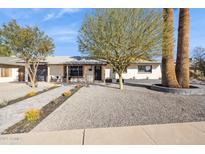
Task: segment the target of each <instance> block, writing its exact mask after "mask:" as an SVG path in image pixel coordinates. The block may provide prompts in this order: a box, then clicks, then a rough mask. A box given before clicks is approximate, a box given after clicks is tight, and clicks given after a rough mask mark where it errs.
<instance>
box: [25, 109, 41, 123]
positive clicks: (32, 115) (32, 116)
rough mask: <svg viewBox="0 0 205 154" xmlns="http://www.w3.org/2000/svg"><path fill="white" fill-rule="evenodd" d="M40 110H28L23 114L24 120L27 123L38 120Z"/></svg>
mask: <svg viewBox="0 0 205 154" xmlns="http://www.w3.org/2000/svg"><path fill="white" fill-rule="evenodd" d="M40 111H41V110H40V109H36V108H30V109H28V110H27V111H26V113H25V118H26V120H28V121H35V120H38V119H39V118H40Z"/></svg>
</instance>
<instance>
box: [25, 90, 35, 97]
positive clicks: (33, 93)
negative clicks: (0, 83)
mask: <svg viewBox="0 0 205 154" xmlns="http://www.w3.org/2000/svg"><path fill="white" fill-rule="evenodd" d="M35 95H37V92H36V91H31V92H29V93H27V94H26V96H29V97H31V96H35Z"/></svg>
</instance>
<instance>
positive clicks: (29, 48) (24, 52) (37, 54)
mask: <svg viewBox="0 0 205 154" xmlns="http://www.w3.org/2000/svg"><path fill="white" fill-rule="evenodd" d="M0 32H1V33H0V34H1V45H4V46H6V47H7V48H8V49H9V50H10V51H11V52H12V54H14V55H16V56H17V57H19V58H21V59H23V60H24V61H25V67H26V69H27V70H28V75H29V78H30V81H31V85H32V87H33V88H34V87H35V86H36V73H37V69H38V66H39V63H40V62H42V61H43V60H44V58H45V57H46V56H48V55H50V54H52V53H53V49H54V44H53V41H52V39H51V38H50V37H48V36H47V35H45V33H44V32H42V31H40V29H39V28H38V27H30V26H26V27H21V26H20V25H18V24H17V23H16V21H15V20H12V21H10V22H8V23H7V24H4V25H3V27H2V28H1V29H0Z"/></svg>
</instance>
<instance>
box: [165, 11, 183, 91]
mask: <svg viewBox="0 0 205 154" xmlns="http://www.w3.org/2000/svg"><path fill="white" fill-rule="evenodd" d="M173 19H174V10H173V9H170V8H169V9H163V41H162V85H163V86H167V87H173V88H178V87H179V84H178V81H177V78H176V73H175V66H174V36H173V35H174V34H173V29H174V27H173V25H174V24H173V23H174V22H173Z"/></svg>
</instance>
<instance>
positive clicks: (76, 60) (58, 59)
mask: <svg viewBox="0 0 205 154" xmlns="http://www.w3.org/2000/svg"><path fill="white" fill-rule="evenodd" d="M44 63H46V64H51V65H52V64H53V65H57V64H70V65H72V64H73V65H75V64H78V65H79V64H80V65H83V64H84V65H86V64H90V65H96V64H100V65H105V64H107V62H106V61H105V60H97V59H93V58H91V57H82V56H73V57H71V56H50V57H46V59H45V61H44ZM160 63H161V62H159V61H145V60H138V61H136V62H134V64H160ZM0 64H3V65H13V66H23V65H24V63H23V60H22V59H19V58H17V57H0Z"/></svg>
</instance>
